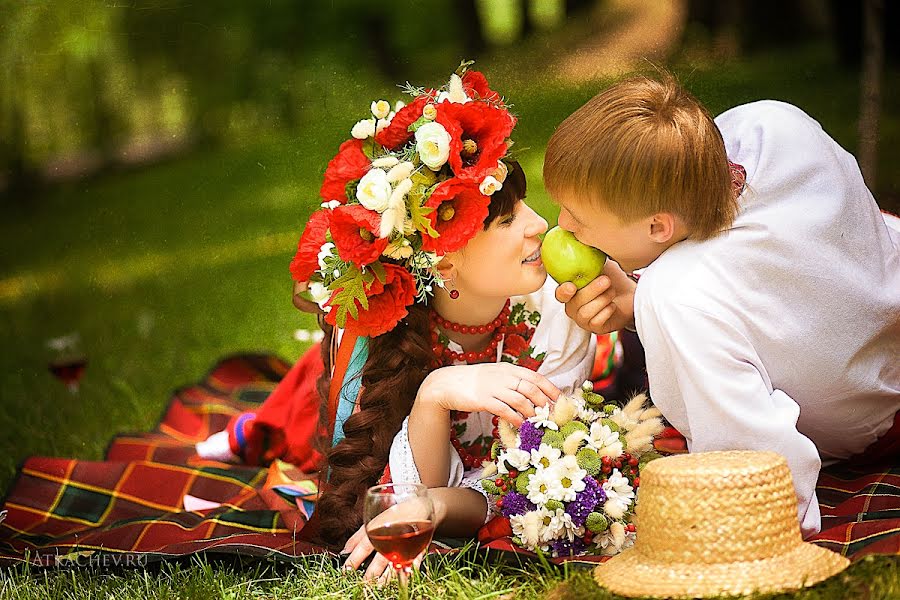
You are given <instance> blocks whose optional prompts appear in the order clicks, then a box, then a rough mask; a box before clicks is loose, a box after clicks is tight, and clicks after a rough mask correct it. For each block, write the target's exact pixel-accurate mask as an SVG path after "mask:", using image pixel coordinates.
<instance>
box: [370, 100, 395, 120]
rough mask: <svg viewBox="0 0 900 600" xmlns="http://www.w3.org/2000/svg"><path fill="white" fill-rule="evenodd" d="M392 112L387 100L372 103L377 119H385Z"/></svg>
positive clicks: (373, 112)
mask: <svg viewBox="0 0 900 600" xmlns="http://www.w3.org/2000/svg"><path fill="white" fill-rule="evenodd" d="M390 112H391V105H390V103H389V102H388V101H387V100H376V101H375V102H372V114H373V115H374V116H375V118H376V119H383V118H385V117H387V116H388V113H390Z"/></svg>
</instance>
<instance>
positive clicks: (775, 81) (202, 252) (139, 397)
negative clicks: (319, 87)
mask: <svg viewBox="0 0 900 600" xmlns="http://www.w3.org/2000/svg"><path fill="white" fill-rule="evenodd" d="M788 58H790V60H788ZM483 63H484V64H482V65H479V66H480V67H482V68H484V69H485V70H486V71H487V72H488V74H489V76H491V80H492V82H493V84H494V85H495V87H497V89H501V90H503V91H504V93H505V94H507V95H508V96H509V97H510V98H512V99H513V100H514V101H515V110H516V112H517V113H518V115H519V117H520V125H519V128H518V129H517V135H516V139H517V141H518V148H519V149H522V148H526V149H527V150H524V151H523V152H522V153H521V154H520V158H521V160H522V162H523V164H524V166H525V169H526V172H527V174H528V177H529V182H530V184H529V185H530V191H529V201H530V202H531V203H532V205H534V206H535V207H536V208H537V209H538V210H539V211H540V212H541V213H542V214H544V215H545V216H546V217H547V218H548V219H549V220H551V221H555V217H556V210H555V208H554V207H553V206H552V204H551V203H550V202H549V200H548V198H547V196H546V193H545V192H544V190H543V188H542V186H541V184H540V168H541V158H542V149H543V145H544V143H545V142H546V140H547V138H548V137H549V135H550V133H551V132H552V131H553V129H554V128H555V127H556V125H557V124H558V123H559V122H560V121H561V120H562V119H563V118H565V116H567V115H568V114H569V113H571V112H572V111H573V110H575V109H576V108H577V107H578V106H580V105H581V104H582V103H583V102H585V101H586V100H587V99H588V98H590V97H591V96H592V95H593V94H594V93H595V92H596V91H597V89H598V85H596V84H593V85H579V86H571V87H570V88H566V89H561V88H560V87H559V86H558V85H552V86H551V85H545V82H544V81H543V80H542V79H541V78H539V77H538V78H534V79H528V78H526V77H523V76H522V75H521V73H522V72H523V70H522V66H521V65H520V64H518V63H516V62H515V61H511V60H506V61H504V59H503V58H502V57H501V58H498V60H497V61H496V63H491V62H490V61H487V60H486V61H483ZM675 69H676V72H677V73H678V74H679V75H680V76H681V78H682V80H683V81H684V82H685V83H686V84H687V85H688V86H689V87H690V88H691V89H692V90H693V91H694V92H695V94H697V95H698V96H699V97H700V99H701V100H703V101H704V102H706V103H707V104H708V105H709V106H710V107H711V109H712V110H713V112H718V111H720V110H722V109H724V108H726V107H728V106H731V105H733V104H737V103H740V102H744V101H748V100H751V99H757V98H779V99H784V100H788V101H792V102H795V103H797V104H799V105H800V106H801V107H803V108H804V109H805V110H807V111H808V112H809V113H810V114H812V115H813V116H815V117H816V118H817V119H819V120H820V122H822V124H823V125H824V126H825V128H826V130H828V131H829V132H831V133H832V134H833V135H834V136H835V137H836V138H837V139H838V141H840V142H841V143H842V144H843V145H844V146H845V147H847V148H848V149H851V150H852V149H854V148H855V135H856V134H855V114H856V91H855V90H856V76H855V75H854V74H850V73H845V72H842V71H840V70H837V69H835V67H834V64H833V61H832V60H831V58H830V55H829V53H828V52H827V50H823V49H822V48H818V47H811V48H806V49H801V50H798V51H792V52H791V53H790V55H788V54H786V53H780V54H779V53H774V54H770V55H763V56H758V57H754V58H751V59H747V60H743V61H736V62H732V63H728V64H725V65H718V66H713V65H711V64H704V63H702V62H698V61H696V60H694V61H693V62H687V61H680V62H676V67H675ZM885 84H886V90H885V103H884V106H885V114H884V116H883V122H882V132H883V133H882V139H881V142H882V145H881V156H882V168H881V176H880V182H881V183H880V184H879V189H883V190H885V191H886V193H887V194H888V197H893V198H897V197H898V196H900V193H898V192H900V181H898V178H900V174H898V173H897V172H896V169H894V168H892V167H891V165H890V164H889V162H888V159H889V158H891V157H892V156H896V155H897V152H898V149H900V113H898V111H900V102H896V99H897V97H898V95H900V89H898V86H900V78H898V77H886V78H885ZM348 89H351V88H348ZM351 91H354V92H356V93H357V95H353V96H351V97H352V98H356V97H357V96H358V92H359V90H356V89H355V88H352V89H351ZM332 95H333V96H339V95H340V94H338V93H337V92H333V93H332ZM362 98H363V100H361V101H360V102H359V106H358V108H359V110H360V111H365V110H366V108H367V106H368V100H367V98H368V96H367V95H364V96H362ZM345 104H346V101H345ZM330 106H332V107H334V106H340V105H339V104H337V103H336V102H333V103H331V104H330ZM341 114H342V116H341V117H340V118H338V117H337V116H336V115H334V114H325V113H324V112H323V114H322V115H320V118H319V119H317V120H315V121H313V122H311V123H310V124H308V125H307V126H305V127H304V129H303V130H302V131H301V132H298V133H297V134H295V135H284V136H282V137H277V138H261V139H259V140H256V141H255V142H254V143H253V144H250V145H245V146H240V147H238V146H235V147H231V148H224V149H220V150H217V151H214V152H209V153H205V154H200V155H194V156H190V157H186V158H183V159H181V160H178V161H174V162H171V163H168V164H162V165H158V166H155V167H152V168H148V169H145V170H142V171H134V172H123V173H118V174H115V175H111V176H107V177H104V178H102V179H93V180H89V181H85V182H79V183H77V184H71V185H69V186H66V187H63V188H59V189H56V190H53V191H52V192H49V193H46V194H44V195H43V196H41V197H39V198H36V199H33V201H31V202H29V203H28V204H24V205H21V206H18V207H13V208H9V209H7V210H6V214H5V219H4V220H3V222H2V223H0V344H2V347H3V352H2V353H0V406H2V407H3V410H2V412H0V488H2V489H6V488H7V486H8V485H9V483H10V482H11V481H12V478H13V476H14V474H15V471H16V467H17V465H18V464H19V463H20V462H21V461H22V460H23V459H24V458H26V457H27V456H29V455H33V454H40V455H57V456H73V457H77V458H80V459H88V460H98V459H101V458H102V456H103V451H104V449H105V448H106V445H107V444H108V442H109V440H110V438H111V437H112V435H113V434H114V433H116V432H120V431H129V430H130V431H140V430H147V429H149V428H151V427H152V426H153V425H155V423H156V422H157V420H158V419H159V417H160V416H161V413H162V410H163V408H164V406H165V405H166V403H167V401H168V398H169V395H170V393H171V391H172V390H173V389H174V388H175V387H177V386H180V385H183V384H186V383H189V382H191V381H195V380H196V379H198V378H199V377H201V376H202V375H203V373H204V372H205V371H206V369H207V368H208V367H209V366H210V365H211V364H212V363H213V361H214V360H215V359H216V358H218V357H220V356H222V355H224V354H227V353H230V352H234V351H238V350H267V351H273V352H275V353H277V354H280V355H282V356H284V357H285V358H289V359H293V358H295V357H297V356H298V355H299V354H300V353H301V352H302V350H303V349H304V344H302V343H300V342H298V341H296V340H294V339H293V332H294V330H295V329H297V328H299V327H304V328H313V327H314V323H313V321H312V319H311V318H309V317H307V316H304V315H301V314H299V313H297V311H296V310H294V309H293V307H292V306H291V304H290V300H289V295H290V288H291V282H290V278H289V275H288V272H287V265H288V262H289V260H290V258H291V255H292V254H293V248H294V244H295V240H296V238H297V236H298V235H299V232H300V230H301V228H302V225H303V223H304V222H305V219H306V217H307V216H308V215H309V213H310V212H311V211H312V210H313V209H314V208H315V207H316V204H317V200H316V195H317V194H316V192H317V190H318V186H319V181H320V176H321V172H322V170H323V168H324V165H325V163H326V162H327V160H328V159H329V158H330V156H331V155H332V153H333V152H334V151H335V150H336V148H337V146H338V144H339V143H340V141H341V140H342V139H343V136H344V135H345V133H344V131H343V130H344V128H345V126H347V125H348V124H349V123H350V122H351V121H352V120H353V117H352V116H347V114H349V113H347V111H346V110H344V109H342V111H341ZM344 121H346V123H344ZM889 194H894V195H893V196H889ZM885 207H890V208H893V209H894V210H897V208H898V207H897V205H891V204H887V205H886V206H885ZM69 332H78V333H79V334H80V336H81V338H82V345H83V347H84V350H85V351H86V354H87V357H88V361H89V364H88V368H87V371H86V374H85V377H84V379H83V381H82V387H81V391H80V393H79V394H78V395H77V396H74V395H71V394H70V393H69V392H68V391H66V390H65V388H64V387H63V386H62V385H60V384H59V382H57V381H55V380H54V379H52V378H51V377H50V375H49V374H48V372H47V362H48V351H47V349H46V347H45V341H46V340H47V339H48V338H51V337H55V336H59V335H62V334H66V333H69ZM876 567H878V568H876ZM566 575H567V573H566V572H565V571H557V570H555V569H554V570H547V569H543V568H534V567H530V568H527V569H524V570H523V569H517V568H513V567H509V566H504V567H500V566H496V565H492V564H487V563H485V562H484V560H483V559H481V558H478V557H473V556H472V555H466V556H463V557H461V558H459V559H452V560H451V559H446V561H445V562H443V563H441V562H438V564H437V566H436V567H435V568H434V569H432V570H431V571H429V573H428V575H427V576H426V577H425V578H424V579H423V580H422V581H421V582H420V583H419V584H418V589H419V590H420V593H421V595H422V596H425V597H479V596H480V597H483V598H493V597H502V596H503V595H504V594H507V593H510V592H508V590H511V589H514V590H515V593H516V594H517V595H520V596H522V597H539V596H541V595H542V594H543V593H544V592H546V591H547V590H548V589H550V588H551V587H553V585H555V584H556V583H557V582H558V581H560V580H562V579H563V578H565V577H566ZM848 576H849V577H850V578H851V579H850V581H849V583H836V584H831V587H829V588H827V589H829V590H831V591H830V592H827V593H828V594H831V595H816V594H818V592H815V591H812V590H811V591H806V592H803V593H798V594H794V595H791V596H789V597H803V598H820V597H821V598H838V597H843V596H842V595H841V593H840V592H841V590H844V589H845V588H847V589H856V587H859V586H863V587H866V586H867V587H871V588H872V591H871V594H870V595H867V594H868V592H866V593H861V594H860V597H872V598H882V597H883V598H887V597H891V594H892V593H893V594H894V595H896V594H897V593H898V587H900V572H898V568H897V562H896V561H894V560H893V559H878V560H877V561H871V562H869V561H865V562H862V563H859V564H856V565H853V566H852V567H851V569H850V570H849V571H848ZM0 581H2V586H0V596H2V597H9V598H92V597H115V598H157V597H159V598H162V597H176V596H177V597H210V596H216V597H257V596H260V597H280V598H281V597H284V598H293V597H297V598H303V597H329V594H330V596H331V597H334V596H338V595H340V596H351V597H388V596H387V594H388V593H389V592H372V593H369V592H367V591H364V590H366V589H368V588H365V587H364V586H362V585H361V584H360V582H359V581H358V579H356V578H355V576H353V575H350V576H348V575H345V574H342V573H339V572H337V571H335V570H334V569H333V568H331V567H329V566H327V565H324V564H319V563H316V562H315V561H312V562H310V561H307V562H304V563H302V564H300V565H298V566H296V567H275V566H272V565H270V564H268V563H265V562H263V563H248V564H246V565H243V566H242V565H233V564H226V565H223V564H220V563H215V562H188V563H173V564H168V565H164V566H162V567H161V568H159V569H157V570H151V571H149V572H144V571H139V572H124V573H122V572H119V573H104V572H99V571H91V570H85V571H49V572H38V571H29V570H27V569H16V570H12V571H5V572H3V574H2V576H0ZM839 581H843V579H839ZM588 583H589V582H588V581H587V580H586V579H585V578H584V577H583V576H580V577H576V578H575V579H574V580H573V582H572V584H571V585H572V586H573V587H572V588H571V589H576V588H577V589H579V590H581V589H585V590H589V592H590V593H591V594H595V595H596V597H599V598H603V597H607V596H604V595H603V594H602V593H601V592H599V591H597V590H596V589H594V588H592V587H591V586H589V585H588ZM578 586H581V587H578ZM824 589H826V588H823V590H824ZM860 589H862V587H860ZM585 593H587V591H586V592H585ZM823 594H825V592H823Z"/></svg>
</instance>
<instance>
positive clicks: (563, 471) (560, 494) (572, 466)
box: [550, 455, 587, 502]
mask: <svg viewBox="0 0 900 600" xmlns="http://www.w3.org/2000/svg"><path fill="white" fill-rule="evenodd" d="M550 470H552V471H553V473H554V475H553V478H552V481H553V485H552V493H553V496H554V497H555V499H557V500H560V501H562V502H571V501H573V500H575V498H576V497H577V496H578V493H579V492H582V491H584V488H585V483H584V478H585V477H587V471H585V470H584V469H582V468H580V467H579V466H578V461H577V459H576V458H575V457H574V456H571V455H568V456H564V457H563V458H562V459H560V460H558V461H557V462H555V463H554V464H553V466H552V467H550Z"/></svg>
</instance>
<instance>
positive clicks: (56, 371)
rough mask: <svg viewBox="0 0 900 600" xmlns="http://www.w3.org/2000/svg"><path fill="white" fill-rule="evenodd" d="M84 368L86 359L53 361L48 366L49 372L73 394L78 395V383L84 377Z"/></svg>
mask: <svg viewBox="0 0 900 600" xmlns="http://www.w3.org/2000/svg"><path fill="white" fill-rule="evenodd" d="M85 367H87V359H84V358H75V359H70V360H60V361H53V362H51V363H50V365H49V368H50V372H51V373H53V375H54V376H55V377H56V378H57V379H59V380H60V381H62V382H63V383H64V384H66V387H67V388H69V391H70V392H72V393H73V394H75V393H78V383H79V382H80V381H81V377H82V375H84V369H85Z"/></svg>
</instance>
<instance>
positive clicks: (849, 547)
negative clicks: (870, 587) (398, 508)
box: [0, 355, 900, 565]
mask: <svg viewBox="0 0 900 600" xmlns="http://www.w3.org/2000/svg"><path fill="white" fill-rule="evenodd" d="M289 368H290V365H289V364H288V363H285V362H284V361H282V360H280V359H277V358H274V357H270V356H264V355H241V356H234V357H230V358H227V359H225V360H223V361H221V362H220V363H219V364H218V365H216V367H214V368H213V369H212V371H210V373H209V374H208V375H207V376H206V378H205V379H204V380H203V381H202V382H201V383H198V384H196V385H192V386H187V387H184V388H181V389H179V390H177V391H176V392H175V394H174V397H173V399H172V402H171V404H170V405H169V408H168V409H167V411H166V414H165V416H164V418H163V420H162V422H161V423H160V425H159V426H158V427H157V429H156V430H155V431H153V432H149V433H144V434H131V435H121V436H118V437H116V438H115V439H114V440H113V442H112V444H111V445H110V447H109V450H108V452H107V456H106V460H105V461H103V462H92V461H79V460H71V459H60V458H43V457H35V458H31V459H29V460H28V461H26V463H25V465H24V466H23V469H22V471H21V472H20V474H19V476H18V478H17V480H16V481H15V483H14V484H13V486H12V488H11V489H10V490H9V493H8V496H7V498H6V501H5V506H4V508H5V509H6V510H8V511H9V512H8V515H7V518H6V520H5V521H3V522H2V523H0V563H10V562H18V561H29V562H30V563H31V564H35V565H36V564H43V565H52V564H54V563H55V562H56V561H57V560H59V559H58V557H63V556H66V555H68V554H70V553H72V552H78V551H97V552H108V553H123V552H128V553H141V554H144V555H146V556H148V557H150V558H154V559H160V558H166V557H176V556H184V555H188V554H193V553H196V552H204V551H209V552H222V553H234V554H244V555H253V556H274V557H276V558H282V559H286V560H289V559H291V558H294V557H297V556H301V555H305V554H310V553H328V550H326V549H325V548H322V547H319V546H315V545H313V544H311V543H309V542H307V541H304V540H303V539H301V538H302V535H300V536H298V535H297V534H298V532H300V531H301V530H302V527H303V525H304V519H303V517H302V515H301V514H300V513H299V511H298V510H297V509H296V508H295V507H294V506H293V505H291V504H290V503H289V502H287V501H286V500H284V499H283V498H282V497H281V496H279V495H278V494H277V493H276V492H274V491H272V490H268V489H265V488H264V487H263V484H264V482H265V481H266V475H267V470H266V469H264V468H258V467H249V466H240V465H229V464H224V463H216V462H212V461H203V460H200V459H199V458H198V457H197V456H196V454H195V452H194V443H195V442H197V441H199V440H202V439H205V438H206V437H208V436H209V435H210V434H211V433H214V432H216V431H219V430H221V429H223V428H224V427H225V425H226V423H227V422H228V420H229V419H230V418H231V417H232V416H233V415H235V414H238V413H240V412H243V411H246V410H251V409H254V408H256V407H258V405H259V404H260V403H261V402H262V401H263V400H264V399H265V398H266V397H267V396H268V394H269V393H270V392H271V390H272V389H274V387H275V386H276V384H277V383H278V381H279V380H280V379H281V378H282V377H283V376H284V374H285V373H287V371H288V370H289ZM185 494H190V495H192V496H196V497H198V498H202V499H206V500H212V501H215V502H221V503H222V505H221V506H219V507H217V508H212V509H208V510H202V511H186V510H184V509H183V504H182V503H183V497H184V495H185ZM817 494H818V498H819V502H820V505H821V510H822V525H823V531H822V532H821V533H819V534H818V535H816V536H814V537H813V538H812V539H811V541H813V542H814V543H816V544H819V545H822V546H824V547H826V548H829V549H831V550H834V551H836V552H840V553H841V554H844V555H847V556H849V557H851V558H858V557H861V556H864V555H866V554H873V553H888V554H898V553H900V466H897V465H883V466H880V467H860V466H855V467H853V468H851V467H848V466H847V465H835V466H832V467H828V468H826V469H824V470H823V472H822V475H821V476H820V480H819V486H818V488H817ZM492 524H493V526H492ZM504 534H505V531H504V529H503V528H502V527H497V526H496V524H495V523H494V522H493V521H492V522H491V523H489V524H488V525H486V526H485V527H484V528H483V529H482V532H481V534H480V539H481V541H482V547H484V548H486V549H488V550H493V551H501V552H515V553H520V554H523V555H526V556H528V555H531V553H529V552H527V551H525V550H522V549H520V548H517V547H516V546H514V545H513V544H512V543H511V541H510V539H509V537H506V536H505V535H504ZM498 535H499V537H498ZM432 551H438V552H444V551H446V550H441V549H439V548H437V547H436V546H433V547H432ZM565 560H567V559H564V558H560V559H552V562H555V563H558V562H563V561H565ZM574 560H576V561H579V562H586V563H593V562H601V561H602V560H604V559H602V558H600V557H578V558H575V559H574Z"/></svg>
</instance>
